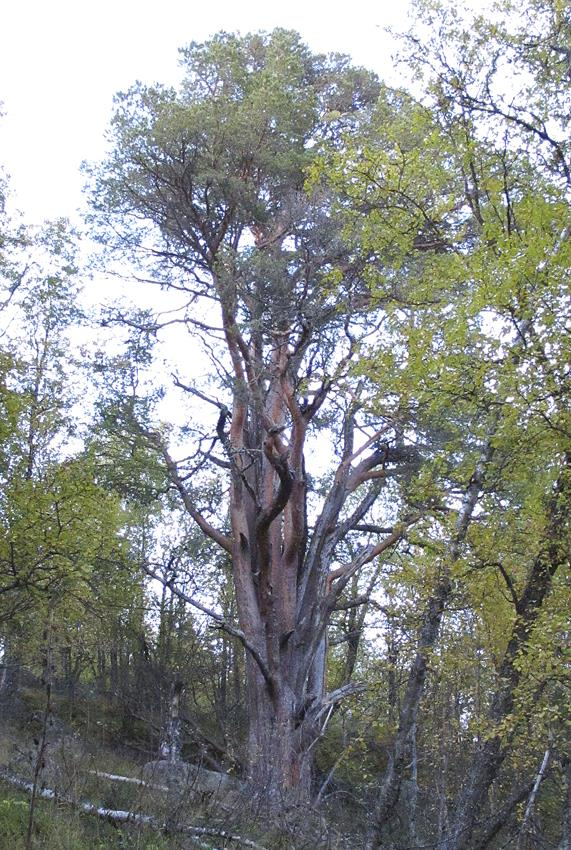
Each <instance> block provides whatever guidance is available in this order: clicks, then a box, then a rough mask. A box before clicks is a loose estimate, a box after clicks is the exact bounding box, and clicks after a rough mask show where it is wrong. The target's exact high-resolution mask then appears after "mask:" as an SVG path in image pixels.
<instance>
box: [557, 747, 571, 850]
mask: <svg viewBox="0 0 571 850" xmlns="http://www.w3.org/2000/svg"><path fill="white" fill-rule="evenodd" d="M563 767H564V769H565V780H564V781H565V800H564V802H563V825H562V830H561V840H560V841H559V844H558V847H557V850H571V756H567V757H566V758H565V759H564V761H563Z"/></svg>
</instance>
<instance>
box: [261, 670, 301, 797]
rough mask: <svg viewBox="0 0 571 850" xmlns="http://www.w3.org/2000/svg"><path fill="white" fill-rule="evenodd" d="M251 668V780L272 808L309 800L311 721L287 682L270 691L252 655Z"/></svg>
mask: <svg viewBox="0 0 571 850" xmlns="http://www.w3.org/2000/svg"><path fill="white" fill-rule="evenodd" d="M248 668H249V670H248V673H249V675H248V697H249V711H250V713H249V735H248V764H249V779H250V782H251V783H252V786H253V788H254V789H255V792H256V794H257V795H258V797H259V799H260V801H261V802H262V805H266V806H268V807H269V808H270V809H278V808H282V807H283V805H285V804H287V803H293V802H307V801H308V800H309V799H310V792H311V777H312V752H311V751H310V750H308V741H307V735H306V729H307V726H308V721H307V719H306V718H301V717H299V712H298V709H297V705H298V700H296V698H295V696H294V694H293V692H292V691H291V689H290V688H289V687H288V686H287V685H285V686H281V687H278V688H276V690H275V692H273V693H270V692H269V690H268V687H267V684H266V682H265V680H264V678H263V677H262V676H261V675H260V673H259V670H257V669H256V665H255V663H254V662H252V661H251V660H250V659H248Z"/></svg>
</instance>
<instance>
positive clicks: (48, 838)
mask: <svg viewBox="0 0 571 850" xmlns="http://www.w3.org/2000/svg"><path fill="white" fill-rule="evenodd" d="M28 815H29V800H28V798H27V797H26V796H25V795H23V794H20V793H18V792H17V791H13V790H12V789H11V788H9V787H8V786H6V785H4V784H3V783H1V782H0V847H1V848H2V850H25V846H26V832H27V828H28ZM2 842H3V843H2ZM179 846H180V845H179V843H178V842H177V841H176V840H175V839H173V838H171V837H168V838H167V837H165V836H161V835H158V834H157V833H156V832H154V831H153V832H151V831H149V830H142V829H135V828H131V827H124V828H122V829H116V828H115V827H113V826H112V825H111V824H108V823H105V822H104V821H100V820H98V819H96V818H90V817H88V816H83V815H80V814H78V813H77V812H74V811H72V810H70V809H69V808H67V807H65V808H64V807H59V806H57V805H55V804H54V803H50V802H46V801H38V803H37V809H36V817H35V822H34V831H33V840H32V847H33V848H34V850H175V848H178V847H179Z"/></svg>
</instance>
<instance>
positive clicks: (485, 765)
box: [439, 458, 571, 850]
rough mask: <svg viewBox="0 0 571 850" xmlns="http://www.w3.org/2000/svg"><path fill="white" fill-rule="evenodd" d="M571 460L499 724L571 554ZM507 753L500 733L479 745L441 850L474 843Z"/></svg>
mask: <svg viewBox="0 0 571 850" xmlns="http://www.w3.org/2000/svg"><path fill="white" fill-rule="evenodd" d="M570 460H571V459H570V458H566V460H565V466H564V467H563V469H562V471H561V474H560V476H559V479H558V481H557V484H556V486H555V488H554V492H553V494H552V496H551V498H550V500H549V503H548V505H547V528H546V530H545V536H544V539H543V540H542V541H541V543H540V546H539V551H538V553H537V555H536V557H535V559H534V561H533V564H532V567H531V570H530V574H529V576H528V579H527V582H526V585H525V587H524V590H523V592H522V594H521V596H520V598H519V599H518V601H517V604H516V619H515V622H514V625H513V629H512V634H511V638H510V641H509V643H508V646H507V649H506V653H505V655H504V658H503V661H502V664H501V667H500V670H499V674H498V680H499V682H500V685H499V687H498V690H497V691H496V693H495V695H494V698H493V700H492V704H491V707H490V712H489V720H490V721H491V723H492V724H493V725H494V726H495V725H497V724H498V723H500V721H502V720H503V719H504V718H505V717H507V715H508V714H509V713H510V712H511V711H512V709H513V705H514V696H515V691H516V688H517V686H518V685H519V682H520V678H521V667H520V665H519V664H518V663H517V659H518V656H519V655H520V654H521V653H522V652H525V647H526V644H527V641H528V640H529V637H530V635H531V632H532V630H533V627H534V625H535V622H536V620H537V617H538V616H539V613H540V611H541V607H542V605H543V602H544V600H545V598H546V596H547V595H548V593H549V590H550V588H551V582H552V578H553V576H554V574H555V572H556V570H557V569H558V567H559V566H560V565H561V564H562V563H565V562H567V561H568V559H569V544H568V538H567V533H566V528H567V523H568V510H569V494H570V493H571V466H570ZM505 756H506V745H505V741H504V740H503V739H502V737H500V735H498V734H496V735H491V736H489V737H487V738H486V740H485V741H484V742H483V743H482V744H481V745H480V747H479V748H478V750H477V751H476V753H475V755H474V758H473V761H472V766H471V768H470V770H469V772H468V775H467V777H466V780H465V783H464V786H463V789H462V791H461V793H460V795H459V797H458V799H457V801H456V805H455V807H454V818H453V820H452V824H451V827H450V830H449V832H448V834H447V835H446V836H444V837H443V840H442V842H441V843H440V845H439V850H464V848H465V847H467V846H468V845H469V843H470V839H471V835H472V833H473V831H474V828H475V825H476V823H477V820H478V818H479V816H480V812H481V809H482V806H483V803H484V801H485V800H486V798H487V795H488V792H489V789H490V787H491V785H492V783H493V782H494V780H495V779H496V777H497V776H498V773H499V771H500V768H501V766H502V764H503V761H504V759H505Z"/></svg>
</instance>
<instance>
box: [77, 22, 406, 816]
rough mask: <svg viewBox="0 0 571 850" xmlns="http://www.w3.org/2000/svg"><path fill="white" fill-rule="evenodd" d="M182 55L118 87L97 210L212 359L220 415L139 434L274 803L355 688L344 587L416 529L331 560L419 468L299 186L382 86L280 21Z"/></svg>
mask: <svg viewBox="0 0 571 850" xmlns="http://www.w3.org/2000/svg"><path fill="white" fill-rule="evenodd" d="M182 65H183V69H184V72H185V79H184V82H183V85H182V88H181V90H180V92H179V93H176V92H174V91H172V90H170V89H164V88H158V87H157V88H152V89H148V88H143V87H141V86H136V87H135V88H133V89H132V90H131V91H129V92H128V93H127V94H124V95H120V96H118V99H117V109H116V113H115V117H114V119H113V124H112V131H111V132H112V142H113V150H112V153H111V155H110V157H109V159H108V160H107V161H105V162H104V163H103V164H102V165H101V166H100V167H98V168H96V169H95V170H94V172H93V175H92V177H93V191H92V208H93V214H92V220H93V222H94V223H95V224H96V225H97V228H98V230H97V232H98V234H99V238H100V239H101V240H102V241H104V242H105V243H106V245H107V247H108V248H109V249H110V250H116V251H119V252H120V254H122V255H123V256H128V257H129V258H130V259H131V260H132V259H133V258H135V259H136V260H137V261H138V262H139V263H140V264H142V265H143V266H145V261H146V271H145V272H144V276H145V277H146V278H153V279H154V280H155V282H156V283H158V284H160V286H161V287H162V288H163V289H164V290H171V292H174V293H176V294H177V295H178V296H179V304H180V303H181V301H182V307H181V310H180V314H179V318H178V320H176V321H178V322H181V323H183V324H184V326H185V327H186V328H187V330H188V331H189V333H190V334H191V336H192V337H193V338H194V339H195V340H196V339H197V338H200V337H202V338H203V339H204V340H205V345H206V347H207V350H208V351H209V352H210V355H211V357H212V360H213V361H214V362H215V364H217V367H216V374H215V375H213V376H212V378H211V384H210V386H204V385H202V386H200V385H197V384H195V383H193V378H192V376H191V377H189V376H187V375H182V376H178V377H177V385H178V386H179V388H181V389H183V390H186V392H187V393H188V394H189V396H191V397H193V398H195V399H199V400H201V401H202V402H203V404H204V405H207V406H210V407H211V408H212V411H213V412H212V414H211V418H210V421H211V422H212V425H211V426H210V433H209V434H208V432H206V433H204V434H203V435H202V440H200V441H199V443H198V446H197V449H195V450H194V451H193V453H192V454H191V460H190V461H188V460H187V461H186V462H177V461H176V460H175V458H174V457H173V455H172V454H171V451H170V450H169V447H168V446H167V444H166V440H165V438H164V437H163V436H161V434H160V433H157V432H156V431H154V432H151V431H149V429H147V432H146V433H147V438H148V439H149V441H150V442H151V443H152V444H154V445H155V446H156V447H157V448H158V450H159V451H161V452H162V454H163V457H164V461H165V464H166V467H167V469H168V472H169V475H170V479H171V482H172V485H173V487H174V488H175V490H176V491H178V493H179V495H180V499H181V500H182V503H183V505H184V507H185V509H186V511H187V512H188V514H189V515H190V516H191V517H192V518H193V520H194V521H195V522H196V523H197V525H198V526H199V527H200V528H201V529H202V531H203V533H204V534H205V535H206V536H208V537H210V538H211V539H212V540H213V541H215V542H216V543H217V544H218V545H219V546H220V547H221V548H222V550H224V551H225V552H227V553H228V555H229V556H230V557H231V560H232V570H233V581H234V590H235V594H236V606H237V614H238V620H239V624H238V625H236V624H234V623H230V622H228V621H227V620H226V619H225V618H224V617H222V615H220V614H215V616H216V618H217V619H218V621H219V623H220V625H221V626H222V627H223V628H226V629H227V630H228V631H229V632H230V633H231V634H232V635H234V636H235V637H236V638H237V639H238V640H239V641H241V642H242V643H243V645H244V647H245V648H246V651H247V681H248V706H249V713H250V716H249V732H248V764H249V777H250V779H251V780H253V781H255V782H256V783H257V785H258V787H259V788H260V790H261V791H262V792H263V793H264V795H265V797H266V799H267V800H270V801H273V802H278V801H279V800H281V799H282V798H283V797H284V796H287V795H290V794H291V793H295V794H299V795H300V796H301V797H302V798H307V795H308V793H309V784H310V773H311V754H312V744H313V742H314V741H315V739H316V737H317V736H318V735H319V733H320V728H321V726H322V724H323V722H324V719H325V717H326V715H327V713H328V712H329V711H330V709H331V707H332V706H334V705H335V704H336V703H337V701H338V700H340V699H341V698H342V697H343V696H344V695H346V694H347V693H350V692H351V690H352V686H351V685H349V686H347V687H345V688H343V689H341V690H340V691H337V692H333V693H328V692H327V690H326V687H325V681H324V674H325V656H326V630H327V625H328V622H329V619H330V616H331V613H332V611H333V609H334V607H335V602H336V599H337V598H338V596H339V594H340V593H341V592H342V590H343V588H344V587H345V586H346V585H347V583H348V582H349V581H350V579H351V577H352V576H353V575H354V574H355V572H356V571H358V570H359V569H360V568H361V567H362V566H363V565H364V564H366V563H368V562H370V561H372V560H373V559H374V558H375V557H376V556H377V555H379V554H380V553H381V552H382V551H384V550H386V549H388V548H389V547H391V546H393V545H394V544H395V543H396V542H397V541H398V540H399V539H400V538H401V537H402V536H403V534H404V531H405V528H406V526H407V524H409V523H410V522H411V521H412V518H411V517H409V516H407V517H403V518H402V522H397V520H398V516H397V515H396V511H393V516H392V519H393V520H394V521H395V526H394V528H389V532H388V533H385V534H382V533H381V534H379V535H377V536H376V538H375V537H373V539H372V540H371V542H368V541H367V538H366V536H363V535H361V545H360V546H358V547H357V551H356V554H355V556H354V557H353V558H352V559H350V560H349V561H348V562H345V563H340V562H339V561H337V560H336V558H337V557H338V555H337V548H338V546H339V544H340V543H341V542H342V541H343V539H344V538H345V537H346V536H347V535H348V534H350V533H352V532H353V531H354V530H355V529H356V528H357V526H358V525H359V523H360V522H361V521H362V520H363V518H365V517H366V515H367V514H368V513H369V512H370V511H371V509H372V508H373V506H374V505H375V503H376V502H377V500H378V497H379V494H380V492H381V490H382V488H383V486H385V484H386V482H387V480H389V479H390V477H391V476H392V475H393V474H394V473H395V471H396V469H397V466H398V465H401V466H402V465H403V464H404V465H406V464H407V463H408V462H413V461H414V460H415V456H413V455H412V456H411V453H410V452H408V451H407V449H406V448H405V447H404V446H403V444H402V441H401V442H399V443H398V444H397V445H396V446H395V447H392V448H390V447H389V440H390V438H391V436H394V434H395V430H394V428H395V426H394V423H393V421H392V420H391V419H384V420H383V419H382V418H378V417H375V416H373V415H370V414H368V413H367V412H366V410H365V404H364V399H360V398H359V389H358V387H357V388H355V387H354V386H352V385H351V383H350V382H349V383H347V381H346V377H347V374H348V369H349V365H350V363H351V360H352V358H353V357H354V355H355V354H356V352H357V350H358V346H359V342H360V340H361V339H363V338H365V337H366V336H367V335H368V334H370V333H372V332H373V331H374V329H375V327H376V323H377V322H378V321H379V316H378V314H376V313H375V311H374V310H372V309H371V307H370V304H369V298H368V290H367V285H366V281H365V280H364V274H363V270H364V265H365V263H364V261H363V260H362V259H358V260H356V258H355V257H354V256H353V252H352V250H351V249H348V248H347V247H345V245H344V243H343V240H342V238H341V230H340V223H339V220H338V218H337V217H336V216H335V215H334V214H333V210H332V206H331V201H330V198H329V196H328V194H327V192H326V191H323V190H316V191H315V192H313V193H312V194H308V193H306V192H305V190H304V181H305V176H306V172H307V169H308V167H309V166H310V165H311V163H312V161H313V160H314V157H315V153H316V151H317V149H318V147H319V146H320V144H321V143H322V142H324V141H326V142H327V144H329V145H331V146H332V147H339V146H341V145H343V144H344V141H343V139H344V135H347V136H351V135H352V134H354V133H355V132H356V131H357V129H358V127H359V126H360V125H361V123H362V122H363V120H366V118H367V115H368V109H369V107H370V105H371V104H372V103H373V102H374V101H375V99H376V97H377V95H378V91H379V86H378V83H377V81H376V79H375V78H374V76H373V75H371V74H369V73H366V72H364V71H362V70H359V69H356V68H353V67H351V66H350V65H349V63H348V61H347V59H346V58H345V57H340V56H329V57H325V56H314V55H311V54H310V53H309V51H308V50H307V49H306V48H305V47H304V46H303V44H301V42H300V40H299V37H298V36H296V35H295V34H292V33H289V32H285V31H282V30H276V31H275V32H273V33H272V34H270V35H263V34H262V35H249V36H246V37H245V38H238V37H235V36H230V35H225V34H223V35H219V36H216V37H215V38H214V39H213V40H212V41H210V42H207V43H205V44H202V45H200V44H192V45H190V46H189V47H188V48H187V49H185V50H183V51H182ZM172 321H173V320H172V318H171V319H165V324H168V323H169V322H172ZM160 327H161V320H160V318H157V319H156V320H155V323H154V329H155V330H156V331H159V330H160ZM193 345H196V343H191V342H190V341H189V351H192V350H193V348H192V346H193ZM213 386H214V387H217V389H213V388H212V387H213ZM215 421H216V424H215ZM325 426H328V429H329V430H327V429H326V430H324V428H325ZM315 434H318V435H319V439H320V440H321V441H322V440H323V439H324V436H325V435H326V434H327V439H328V440H329V439H331V441H332V443H331V444H330V445H331V449H330V451H331V450H332V454H333V453H334V455H335V456H336V458H337V460H336V465H335V466H334V467H333V468H332V469H331V470H330V472H329V477H328V478H327V477H326V478H324V479H323V481H324V485H325V486H322V487H317V486H316V481H317V478H316V476H317V474H318V469H315V472H313V474H312V475H310V474H309V472H308V467H309V469H310V470H311V467H312V466H313V463H312V461H313V455H314V452H315V449H314V448H313V445H315V444H314V443H312V441H313V438H314V435H315ZM185 453H186V454H187V455H188V452H185ZM208 465H210V466H212V465H214V467H213V468H214V470H215V471H216V472H218V473H219V471H220V469H222V470H223V471H224V474H225V475H226V476H227V477H228V479H229V482H228V483H229V504H228V511H229V517H230V519H229V527H225V526H224V525H222V526H220V524H216V523H215V521H214V519H213V518H212V517H211V516H209V515H208V506H207V504H205V503H204V501H203V502H202V504H201V496H200V483H199V482H200V475H201V474H203V472H204V470H205V469H206V468H208ZM191 476H195V477H194V478H191ZM195 482H196V483H195ZM365 541H367V542H365ZM190 601H191V602H192V601H193V600H190ZM194 603H195V604H201V603H200V600H198V599H195V600H194ZM203 607H204V606H203Z"/></svg>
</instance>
